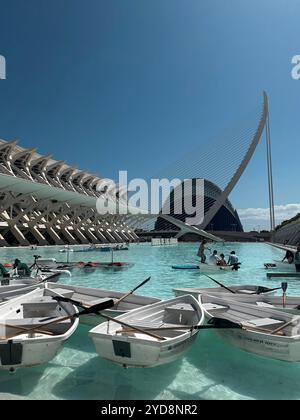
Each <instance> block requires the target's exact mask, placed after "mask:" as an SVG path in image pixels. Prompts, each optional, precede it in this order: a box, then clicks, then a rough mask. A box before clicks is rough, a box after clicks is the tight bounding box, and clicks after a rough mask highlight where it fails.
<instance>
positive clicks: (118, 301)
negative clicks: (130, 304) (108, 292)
mask: <svg viewBox="0 0 300 420" xmlns="http://www.w3.org/2000/svg"><path fill="white" fill-rule="evenodd" d="M150 279H151V277H148V278H147V279H146V280H144V281H143V282H142V283H140V284H139V285H138V286H136V287H135V288H134V289H132V290H130V292H128V293H126V294H125V295H124V296H122V297H121V298H120V299H118V300H117V302H116V303H115V305H114V307H115V308H117V306H118V305H119V303H120V302H122V300H124V299H126V298H127V296H129V295H131V294H132V293H134V292H135V291H136V290H137V289H139V288H140V287H142V286H144V284H146V283H147V282H148V281H149V280H150Z"/></svg>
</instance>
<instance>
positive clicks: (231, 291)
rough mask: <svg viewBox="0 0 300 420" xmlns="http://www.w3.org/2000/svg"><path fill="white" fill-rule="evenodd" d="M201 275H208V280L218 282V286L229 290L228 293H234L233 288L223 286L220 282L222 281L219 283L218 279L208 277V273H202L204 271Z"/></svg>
mask: <svg viewBox="0 0 300 420" xmlns="http://www.w3.org/2000/svg"><path fill="white" fill-rule="evenodd" d="M203 275H204V276H206V277H208V278H209V279H210V280H212V281H214V282H215V283H216V284H218V285H219V286H221V287H224V289H226V290H228V292H230V293H234V294H235V293H236V292H235V291H234V290H232V289H229V287H226V286H224V284H222V283H220V282H219V281H217V280H215V279H213V278H212V277H210V276H209V275H207V274H204V273H203Z"/></svg>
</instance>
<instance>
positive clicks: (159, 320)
mask: <svg viewBox="0 0 300 420" xmlns="http://www.w3.org/2000/svg"><path fill="white" fill-rule="evenodd" d="M203 321H204V316H203V310H202V309H201V307H200V305H199V302H198V301H197V300H196V299H195V298H193V297H192V296H190V295H186V296H181V297H179V298H174V299H170V300H166V301H162V302H159V303H154V304H152V305H149V306H146V307H144V308H141V309H135V310H134V311H131V312H130V313H128V314H124V315H121V316H119V317H117V318H115V319H114V320H113V321H109V323H108V322H105V323H103V324H101V325H98V326H97V327H95V328H93V329H92V330H91V331H90V332H89V334H90V336H91V337H92V339H93V341H94V344H95V347H96V350H97V353H98V354H99V356H101V357H103V358H104V359H107V360H110V361H112V362H115V363H118V364H120V365H123V366H126V367H154V366H158V365H162V364H165V363H170V362H172V361H174V360H176V359H178V358H180V357H182V356H183V355H184V353H185V352H186V351H187V350H188V349H189V348H190V347H191V345H192V344H193V342H194V340H195V339H196V335H197V332H198V330H197V329H185V328H183V327H186V326H195V325H201V324H202V323H203ZM118 322H124V323H125V324H126V325H127V327H126V325H125V326H124V325H123V327H122V326H121V325H120V324H119V323H118ZM128 326H129V328H128ZM130 327H133V329H132V328H130ZM134 327H136V328H138V330H135V329H134ZM163 327H165V328H170V329H166V330H164V329H162V330H160V328H163ZM151 328H152V329H154V331H153V334H154V333H155V336H151V335H148V334H147V333H146V332H145V331H148V332H151Z"/></svg>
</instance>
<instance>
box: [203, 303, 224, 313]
mask: <svg viewBox="0 0 300 420" xmlns="http://www.w3.org/2000/svg"><path fill="white" fill-rule="evenodd" d="M202 306H203V308H204V309H205V310H206V311H212V310H216V309H228V306H222V305H217V304H216V303H210V302H209V303H202Z"/></svg>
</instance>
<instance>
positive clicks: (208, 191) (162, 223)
mask: <svg viewBox="0 0 300 420" xmlns="http://www.w3.org/2000/svg"><path fill="white" fill-rule="evenodd" d="M195 185H196V179H193V184H192V204H193V206H195V204H196V195H195V192H196V186H195ZM221 194H222V190H221V189H220V188H219V187H218V186H217V185H215V184H214V183H213V182H211V181H208V180H207V179H205V180H204V212H205V214H206V213H207V212H208V210H209V209H210V208H211V206H212V205H213V204H214V203H215V201H216V199H217V198H218V197H219V196H220V195H221ZM182 207H183V206H182ZM170 216H172V217H174V218H176V219H179V220H181V221H182V222H185V221H186V218H189V217H193V215H187V214H185V213H183V214H174V191H172V192H171V194H170ZM155 230H162V231H166V230H179V228H178V227H177V226H175V225H173V224H172V223H170V222H168V221H166V220H164V219H163V218H161V217H159V218H158V219H157V221H156V223H155ZM204 230H216V231H236V232H243V226H242V224H241V221H240V218H239V215H238V214H237V211H236V210H235V209H234V207H233V206H232V204H231V202H230V201H229V200H228V199H226V201H225V203H224V204H223V205H222V206H221V207H220V209H219V210H218V211H217V213H216V214H215V216H214V217H213V218H212V220H211V221H210V222H209V223H208V225H207V226H205V227H204Z"/></svg>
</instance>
